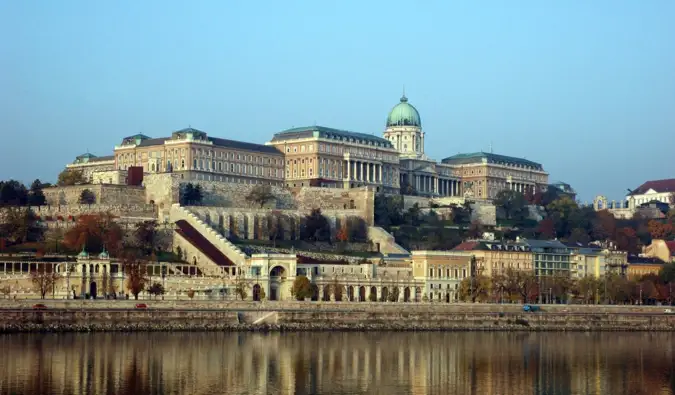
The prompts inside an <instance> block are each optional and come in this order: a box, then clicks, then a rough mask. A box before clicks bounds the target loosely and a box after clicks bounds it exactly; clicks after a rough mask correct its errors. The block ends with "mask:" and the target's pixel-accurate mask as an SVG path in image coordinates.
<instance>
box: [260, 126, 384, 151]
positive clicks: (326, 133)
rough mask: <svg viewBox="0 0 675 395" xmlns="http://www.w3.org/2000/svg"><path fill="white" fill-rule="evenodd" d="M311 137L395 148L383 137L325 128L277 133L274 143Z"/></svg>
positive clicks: (311, 127) (310, 127)
mask: <svg viewBox="0 0 675 395" xmlns="http://www.w3.org/2000/svg"><path fill="white" fill-rule="evenodd" d="M309 137H319V138H324V139H334V140H343V141H349V139H352V140H364V141H367V142H372V143H378V144H380V145H382V146H384V147H387V148H393V146H392V145H391V142H390V141H389V140H387V139H384V138H382V137H378V136H374V135H371V134H365V133H356V132H349V131H346V130H340V129H333V128H328V127H325V126H304V127H300V128H293V129H288V130H284V131H282V132H279V133H276V134H275V135H274V137H272V142H275V141H284V140H292V139H302V138H309Z"/></svg>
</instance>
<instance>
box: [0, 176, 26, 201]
mask: <svg viewBox="0 0 675 395" xmlns="http://www.w3.org/2000/svg"><path fill="white" fill-rule="evenodd" d="M27 202H28V191H27V190H26V186H25V185H23V184H22V183H20V182H19V181H16V180H9V181H0V206H25V205H26V203H27Z"/></svg>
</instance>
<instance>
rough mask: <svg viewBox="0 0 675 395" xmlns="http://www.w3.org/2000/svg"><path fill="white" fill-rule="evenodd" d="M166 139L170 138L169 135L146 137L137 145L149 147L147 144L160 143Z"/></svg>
mask: <svg viewBox="0 0 675 395" xmlns="http://www.w3.org/2000/svg"><path fill="white" fill-rule="evenodd" d="M167 140H170V138H169V137H160V138H156V139H150V138H148V139H145V140H143V141H141V143H140V144H138V146H139V147H149V146H152V145H162V144H164V142H165V141H167Z"/></svg>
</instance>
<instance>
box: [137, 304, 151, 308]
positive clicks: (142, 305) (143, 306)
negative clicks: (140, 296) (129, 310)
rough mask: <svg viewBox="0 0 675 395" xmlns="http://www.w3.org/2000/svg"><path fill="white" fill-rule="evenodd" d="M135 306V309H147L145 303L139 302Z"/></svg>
mask: <svg viewBox="0 0 675 395" xmlns="http://www.w3.org/2000/svg"><path fill="white" fill-rule="evenodd" d="M136 308H137V309H147V308H148V305H147V304H145V303H139V304H137V305H136Z"/></svg>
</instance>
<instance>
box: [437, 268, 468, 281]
mask: <svg viewBox="0 0 675 395" xmlns="http://www.w3.org/2000/svg"><path fill="white" fill-rule="evenodd" d="M453 274H454V276H453ZM466 274H467V270H466V269H447V268H446V269H441V268H433V267H432V268H429V277H430V278H452V279H463V278H466V277H467V276H466Z"/></svg>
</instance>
